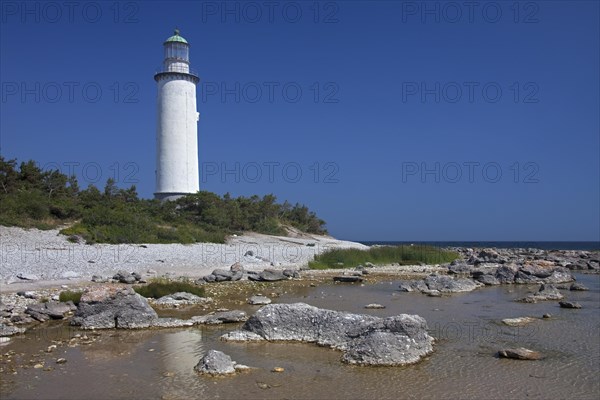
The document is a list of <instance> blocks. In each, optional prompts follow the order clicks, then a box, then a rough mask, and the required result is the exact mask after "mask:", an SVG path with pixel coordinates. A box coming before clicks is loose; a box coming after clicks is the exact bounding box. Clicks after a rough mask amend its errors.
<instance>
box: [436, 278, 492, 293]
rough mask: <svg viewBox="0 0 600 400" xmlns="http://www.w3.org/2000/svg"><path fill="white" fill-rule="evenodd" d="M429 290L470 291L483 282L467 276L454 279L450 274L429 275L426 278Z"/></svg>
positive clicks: (443, 291)
mask: <svg viewBox="0 0 600 400" xmlns="http://www.w3.org/2000/svg"><path fill="white" fill-rule="evenodd" d="M424 283H425V285H427V289H428V290H429V291H432V290H437V291H439V292H440V293H457V292H470V291H472V290H474V289H477V288H478V287H482V286H483V284H481V283H479V282H475V281H473V280H471V279H467V278H457V279H454V278H452V277H450V276H448V275H429V276H428V277H427V278H425V280H424Z"/></svg>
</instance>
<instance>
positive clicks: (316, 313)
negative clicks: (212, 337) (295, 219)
mask: <svg viewBox="0 0 600 400" xmlns="http://www.w3.org/2000/svg"><path fill="white" fill-rule="evenodd" d="M222 339H223V340H228V341H236V340H237V341H245V340H260V339H265V340H269V341H278V340H281V341H303V342H311V343H317V344H319V345H321V346H328V347H331V348H334V349H339V350H342V351H343V352H344V355H343V358H342V360H343V361H344V362H347V363H350V364H361V365H403V364H410V363H415V362H417V361H419V360H420V359H421V357H423V356H425V355H427V354H429V353H431V352H432V351H433V347H432V344H433V340H434V339H433V338H432V337H431V336H429V334H428V333H427V323H426V321H425V320H424V319H423V318H421V317H419V316H418V315H407V314H401V315H398V316H394V317H388V318H379V317H374V316H371V315H361V314H351V313H348V312H341V311H333V310H324V309H319V308H316V307H313V306H310V305H308V304H304V303H296V304H269V305H267V306H264V307H263V308H261V309H260V310H258V311H257V312H256V313H255V314H254V315H253V316H252V317H251V318H250V319H248V321H247V322H246V323H245V324H244V326H243V327H242V330H240V331H234V332H230V333H228V334H225V335H223V336H222Z"/></svg>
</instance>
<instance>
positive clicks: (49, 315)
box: [25, 301, 73, 322]
mask: <svg viewBox="0 0 600 400" xmlns="http://www.w3.org/2000/svg"><path fill="white" fill-rule="evenodd" d="M71 304H72V303H71ZM71 304H67V303H61V302H58V301H49V302H46V303H38V304H32V305H30V306H28V307H27V308H26V309H25V314H28V315H31V316H32V317H33V318H35V319H37V320H38V321H40V322H44V321H47V320H49V319H62V318H64V316H65V314H66V313H68V312H70V311H73V310H72V307H71Z"/></svg>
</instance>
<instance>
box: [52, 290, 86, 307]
mask: <svg viewBox="0 0 600 400" xmlns="http://www.w3.org/2000/svg"><path fill="white" fill-rule="evenodd" d="M82 294H83V292H75V291H71V290H65V291H64V292H60V294H59V295H58V300H59V301H62V302H63V303H64V302H67V301H69V300H70V301H72V302H73V303H74V304H76V305H77V304H79V302H80V301H81V295H82Z"/></svg>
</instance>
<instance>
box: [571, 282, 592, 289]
mask: <svg viewBox="0 0 600 400" xmlns="http://www.w3.org/2000/svg"><path fill="white" fill-rule="evenodd" d="M569 290H577V291H584V290H590V289H588V288H587V287H586V286H585V285H583V284H581V283H579V282H575V283H574V284H572V285H571V287H570V288H569Z"/></svg>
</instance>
